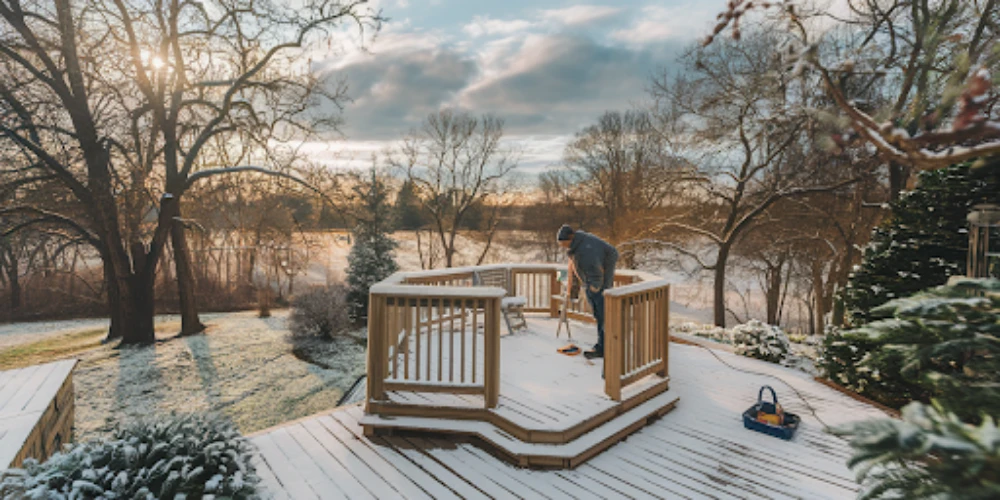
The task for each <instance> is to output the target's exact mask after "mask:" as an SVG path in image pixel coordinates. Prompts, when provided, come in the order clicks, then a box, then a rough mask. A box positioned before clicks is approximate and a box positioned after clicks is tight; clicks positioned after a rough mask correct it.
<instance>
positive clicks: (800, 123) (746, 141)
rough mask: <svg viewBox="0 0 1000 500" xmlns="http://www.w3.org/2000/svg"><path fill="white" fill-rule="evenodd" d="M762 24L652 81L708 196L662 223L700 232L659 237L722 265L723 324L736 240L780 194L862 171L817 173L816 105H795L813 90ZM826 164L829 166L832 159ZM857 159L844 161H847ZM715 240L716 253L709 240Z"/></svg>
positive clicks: (836, 182)
mask: <svg viewBox="0 0 1000 500" xmlns="http://www.w3.org/2000/svg"><path fill="white" fill-rule="evenodd" d="M777 45H778V40H776V39H775V38H774V37H772V36H769V35H767V34H765V33H763V32H756V33H753V34H752V35H751V36H750V37H748V39H747V40H745V41H744V42H742V43H735V42H732V41H729V42H726V43H719V44H715V45H712V46H709V47H707V48H703V49H700V50H694V51H692V52H691V53H689V54H688V55H687V56H686V58H685V61H686V63H687V69H688V74H687V75H686V76H680V77H676V78H671V77H670V76H669V75H665V76H663V77H660V78H658V79H655V80H654V82H653V84H654V85H653V95H654V98H656V99H657V101H658V103H659V104H658V106H659V109H660V110H661V119H662V120H663V121H664V122H665V124H666V125H667V126H669V127H670V128H671V130H674V131H678V133H679V136H680V137H682V138H684V140H686V141H687V147H688V153H687V154H688V155H689V156H692V157H694V158H693V159H692V160H691V161H692V163H693V164H695V165H696V166H697V167H696V172H695V174H694V177H695V178H696V180H694V181H692V182H691V183H690V185H691V186H692V189H696V190H698V191H699V193H698V195H697V196H696V197H697V198H698V199H699V200H700V202H699V203H697V204H696V205H695V208H694V209H692V211H691V212H689V213H686V214H678V215H676V216H674V217H670V218H668V219H666V220H665V221H663V222H661V223H659V224H657V225H654V226H653V227H652V228H651V230H650V234H651V235H653V237H654V238H656V236H657V235H658V234H659V235H662V234H663V232H664V231H666V232H673V231H681V232H685V233H687V234H689V235H692V236H694V237H696V239H695V240H690V241H688V242H686V244H676V243H671V242H667V241H664V238H662V237H660V238H656V239H655V242H657V243H660V244H663V245H664V246H666V247H668V248H672V249H674V250H675V251H677V252H679V253H681V254H682V255H685V256H687V257H689V258H691V259H693V260H695V261H696V262H697V263H698V265H699V267H701V268H702V269H705V270H708V271H711V272H713V273H714V284H713V310H714V320H715V324H716V325H718V326H725V323H726V307H725V291H726V269H727V264H728V261H729V258H730V255H731V254H732V252H733V248H734V246H735V245H736V244H737V242H738V241H739V240H740V238H741V237H742V236H743V235H744V234H745V233H747V232H748V231H750V230H751V229H752V228H753V226H754V225H755V224H756V223H757V222H758V219H759V217H760V216H761V215H762V214H764V213H765V212H766V211H767V210H768V209H769V208H770V207H772V206H773V205H774V204H775V203H777V202H778V201H780V200H783V199H786V198H789V197H796V196H805V195H808V194H811V193H818V192H827V191H833V190H836V189H838V188H841V187H843V186H846V185H848V184H850V183H852V182H854V181H855V180H856V178H855V177H853V176H852V175H851V174H852V172H851V169H850V168H844V169H843V170H841V171H839V172H836V174H830V175H827V176H817V175H816V172H817V171H818V168H819V167H820V165H821V164H822V162H821V161H820V158H819V157H817V156H816V155H813V154H811V153H812V151H813V150H814V146H813V145H812V144H813V142H812V141H811V140H810V139H811V137H810V131H811V130H813V131H814V130H815V127H816V124H815V121H814V120H813V118H812V117H811V116H810V115H809V114H808V113H789V110H790V109H794V107H793V106H792V104H793V103H795V102H797V101H798V100H801V99H807V98H808V96H809V92H808V89H806V88H794V89H793V88H791V87H790V83H789V78H788V75H787V74H786V73H784V72H783V66H782V64H781V61H780V60H779V58H778V57H777V53H776V50H775V47H776V46H777ZM824 166H825V165H824ZM847 166H848V165H845V167H847ZM708 248H711V249H712V251H711V253H714V259H711V260H708V257H710V255H709V253H708V251H707V249H708Z"/></svg>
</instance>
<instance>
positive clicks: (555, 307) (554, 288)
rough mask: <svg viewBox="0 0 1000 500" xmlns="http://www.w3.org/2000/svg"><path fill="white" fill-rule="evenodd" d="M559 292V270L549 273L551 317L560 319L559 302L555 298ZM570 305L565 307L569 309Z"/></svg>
mask: <svg viewBox="0 0 1000 500" xmlns="http://www.w3.org/2000/svg"><path fill="white" fill-rule="evenodd" d="M559 292H560V290H559V270H558V269H553V270H552V272H551V273H549V317H550V318H558V317H559V302H557V301H556V300H555V299H554V298H553V297H555V296H556V295H558V294H559ZM567 306H569V304H566V305H564V306H563V307H567Z"/></svg>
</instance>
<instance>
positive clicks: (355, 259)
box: [347, 168, 399, 320]
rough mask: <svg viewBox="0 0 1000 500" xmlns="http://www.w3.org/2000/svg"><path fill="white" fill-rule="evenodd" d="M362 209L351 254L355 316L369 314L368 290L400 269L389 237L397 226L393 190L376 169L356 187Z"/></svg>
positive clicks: (351, 303)
mask: <svg viewBox="0 0 1000 500" xmlns="http://www.w3.org/2000/svg"><path fill="white" fill-rule="evenodd" d="M353 191H354V195H355V199H356V200H357V202H358V210H357V213H356V214H355V218H356V220H357V223H356V225H355V228H354V246H353V247H351V252H350V253H349V254H348V255H347V264H348V268H347V284H348V287H349V291H348V294H347V303H348V304H349V306H350V308H351V317H352V318H354V319H355V320H361V319H363V318H367V317H368V289H369V288H371V286H372V285H374V284H375V283H378V282H379V281H382V280H384V279H386V278H387V277H389V275H391V274H392V273H394V272H396V271H397V270H398V269H399V266H397V265H396V257H395V250H396V246H397V244H396V242H395V241H393V239H392V238H390V237H389V232H390V231H391V230H392V227H393V217H392V215H393V214H392V208H391V207H390V206H389V203H388V198H389V190H388V187H387V186H386V185H385V182H384V181H383V180H382V179H380V178H379V177H378V174H377V173H376V172H375V169H374V168H373V169H372V170H371V178H370V179H367V180H362V179H360V178H359V179H358V182H356V183H355V186H354V188H353Z"/></svg>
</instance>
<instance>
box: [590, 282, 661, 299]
mask: <svg viewBox="0 0 1000 500" xmlns="http://www.w3.org/2000/svg"><path fill="white" fill-rule="evenodd" d="M665 286H670V282H669V281H667V280H665V279H655V280H652V281H640V282H639V283H633V284H631V285H625V286H620V287H616V288H609V289H607V290H605V291H604V296H605V297H624V296H626V295H632V294H635V293H643V292H648V291H650V290H656V289H657V288H663V287H665Z"/></svg>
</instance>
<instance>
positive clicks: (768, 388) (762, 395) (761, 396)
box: [757, 385, 778, 408]
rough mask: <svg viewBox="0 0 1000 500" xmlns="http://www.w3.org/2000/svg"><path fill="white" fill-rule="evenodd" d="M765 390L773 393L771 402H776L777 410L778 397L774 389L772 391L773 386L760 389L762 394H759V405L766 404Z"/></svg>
mask: <svg viewBox="0 0 1000 500" xmlns="http://www.w3.org/2000/svg"><path fill="white" fill-rule="evenodd" d="M764 389H767V390H769V391H771V400H772V401H774V407H775V408H777V407H778V395H777V394H775V392H774V389H772V388H771V386H769V385H765V386H762V387H761V388H760V392H758V393H757V404H761V403H763V402H764Z"/></svg>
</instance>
